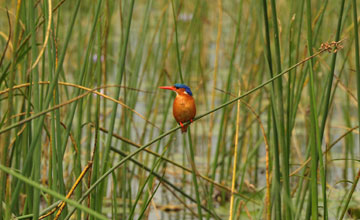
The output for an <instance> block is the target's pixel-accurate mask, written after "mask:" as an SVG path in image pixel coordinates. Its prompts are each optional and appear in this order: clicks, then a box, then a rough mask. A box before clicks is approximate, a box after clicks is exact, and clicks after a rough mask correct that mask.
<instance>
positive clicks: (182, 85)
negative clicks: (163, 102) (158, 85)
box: [174, 83, 192, 96]
mask: <svg viewBox="0 0 360 220" xmlns="http://www.w3.org/2000/svg"><path fill="white" fill-rule="evenodd" d="M174 86H175V88H177V89H178V88H183V89H185V91H186V92H187V94H189V95H191V96H192V92H191V89H190V88H189V87H188V86H187V85H185V84H180V83H176V84H175V85H174Z"/></svg>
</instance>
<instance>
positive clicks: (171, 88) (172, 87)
mask: <svg viewBox="0 0 360 220" xmlns="http://www.w3.org/2000/svg"><path fill="white" fill-rule="evenodd" d="M159 88H160V89H167V90H173V91H175V87H174V86H160V87H159Z"/></svg>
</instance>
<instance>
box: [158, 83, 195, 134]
mask: <svg viewBox="0 0 360 220" xmlns="http://www.w3.org/2000/svg"><path fill="white" fill-rule="evenodd" d="M159 88H160V89H167V90H172V91H174V92H175V93H176V97H175V99H174V103H173V115H174V118H175V120H176V122H177V123H178V124H180V126H181V132H182V133H185V132H186V131H187V127H188V126H189V125H184V124H183V123H185V122H188V121H191V122H193V119H194V118H195V115H196V106H195V100H194V98H193V94H192V92H191V89H190V88H189V87H188V86H187V85H185V84H180V83H176V84H175V85H173V86H160V87H159Z"/></svg>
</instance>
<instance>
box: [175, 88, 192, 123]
mask: <svg viewBox="0 0 360 220" xmlns="http://www.w3.org/2000/svg"><path fill="white" fill-rule="evenodd" d="M173 114H174V117H175V120H176V121H177V122H178V123H180V122H181V123H184V122H188V121H190V120H192V119H193V118H194V117H195V115H196V107H195V101H194V98H193V97H192V96H189V95H177V96H176V98H175V100H174V104H173Z"/></svg>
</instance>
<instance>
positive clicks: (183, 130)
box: [181, 125, 189, 133]
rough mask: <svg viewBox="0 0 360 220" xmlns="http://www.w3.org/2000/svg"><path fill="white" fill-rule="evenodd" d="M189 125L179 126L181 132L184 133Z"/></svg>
mask: <svg viewBox="0 0 360 220" xmlns="http://www.w3.org/2000/svg"><path fill="white" fill-rule="evenodd" d="M188 126H189V125H183V126H181V133H185V132H186V131H187V128H188Z"/></svg>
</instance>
